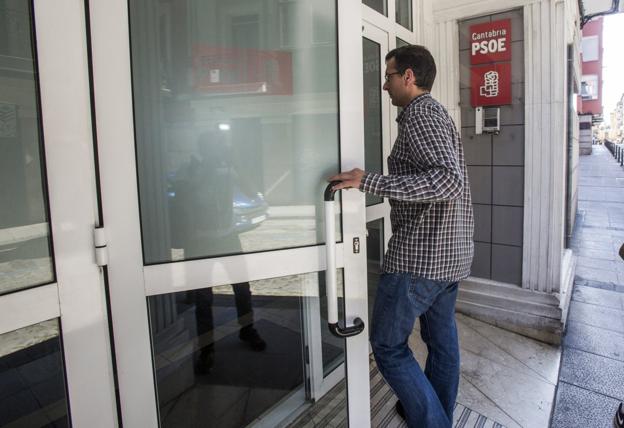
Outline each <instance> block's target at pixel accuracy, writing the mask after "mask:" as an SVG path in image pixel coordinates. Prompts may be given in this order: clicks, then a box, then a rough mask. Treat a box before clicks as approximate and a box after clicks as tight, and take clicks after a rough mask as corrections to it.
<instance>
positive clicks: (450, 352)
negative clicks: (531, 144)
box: [329, 46, 473, 428]
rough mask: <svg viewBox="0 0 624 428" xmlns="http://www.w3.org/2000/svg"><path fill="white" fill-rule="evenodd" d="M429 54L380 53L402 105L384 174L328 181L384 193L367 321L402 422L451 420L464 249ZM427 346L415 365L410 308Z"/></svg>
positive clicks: (462, 181)
mask: <svg viewBox="0 0 624 428" xmlns="http://www.w3.org/2000/svg"><path fill="white" fill-rule="evenodd" d="M435 74H436V67H435V62H434V60H433V57H432V56H431V54H430V53H429V51H428V50H427V49H425V48H424V47H422V46H404V47H401V48H398V49H394V50H392V51H391V52H389V53H388V55H386V76H385V77H386V82H385V84H384V86H383V89H384V90H385V91H388V94H389V95H390V98H391V99H392V103H393V104H394V105H396V106H399V107H402V108H403V110H402V111H401V113H400V114H399V116H398V118H397V122H398V124H399V135H398V137H397V139H396V141H395V143H394V147H393V149H392V152H391V154H390V156H389V158H388V169H389V172H390V174H389V175H380V174H374V173H367V172H365V171H362V170H361V169H358V168H356V169H353V170H351V171H348V172H343V173H341V174H338V175H335V176H333V177H331V178H330V179H329V180H330V181H334V180H335V181H340V183H339V184H337V185H336V186H334V188H335V189H348V188H355V189H360V190H361V191H363V192H368V193H372V194H374V195H377V196H383V197H385V198H388V199H389V200H390V206H391V213H390V219H391V222H392V238H391V239H390V242H389V244H388V251H387V252H386V254H385V257H384V263H383V273H382V276H381V277H380V280H379V286H378V289H377V297H376V300H375V307H374V310H373V320H372V325H371V337H370V339H371V344H372V347H373V353H374V355H375V360H376V361H377V366H378V367H379V370H380V372H381V373H382V375H383V376H384V378H385V379H386V381H387V382H388V384H389V385H390V386H391V387H392V389H393V390H394V392H395V393H396V395H397V396H398V398H399V401H398V402H397V404H396V409H397V411H398V412H399V414H400V415H401V416H403V417H404V418H405V419H406V420H407V423H408V426H409V427H426V428H438V427H450V426H451V423H452V421H453V408H454V406H455V398H456V396H457V388H458V384H459V345H458V339H457V328H456V325H455V300H456V297H457V287H458V281H459V280H461V279H463V278H466V277H467V276H468V274H469V271H470V266H471V264H472V256H473V241H472V237H473V216H472V205H471V199H470V185H469V183H468V176H467V174H466V166H465V163H464V153H463V148H462V145H461V142H460V139H459V136H458V134H457V130H456V128H455V125H454V123H453V120H452V119H451V118H450V116H449V115H448V113H447V111H446V109H445V108H444V107H443V106H442V105H441V104H440V103H438V102H437V101H435V100H434V99H433V98H432V97H431V95H430V94H429V92H430V90H431V87H432V85H433V81H434V79H435ZM417 317H419V318H420V332H421V337H422V339H423V341H424V342H425V343H426V345H427V349H428V351H429V354H428V357H427V363H426V366H425V370H424V373H423V371H422V370H421V369H420V367H419V365H418V363H417V361H416V360H415V359H414V357H413V355H412V352H411V350H410V349H409V346H408V337H409V335H410V333H411V332H412V329H413V326H414V322H415V321H416V318H417Z"/></svg>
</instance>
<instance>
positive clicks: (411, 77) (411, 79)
mask: <svg viewBox="0 0 624 428" xmlns="http://www.w3.org/2000/svg"><path fill="white" fill-rule="evenodd" d="M404 76H405V77H406V78H407V82H408V83H413V84H414V85H415V84H416V76H415V75H414V71H412V69H411V68H408V69H406V70H405V74H404Z"/></svg>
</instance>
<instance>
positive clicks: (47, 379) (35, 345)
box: [0, 320, 69, 428]
mask: <svg viewBox="0 0 624 428" xmlns="http://www.w3.org/2000/svg"><path fill="white" fill-rule="evenodd" d="M0 385H2V388H0V427H29V428H39V427H46V428H48V427H54V428H57V427H58V428H61V427H68V426H69V418H68V415H67V398H66V393H65V371H64V369H63V357H62V355H61V341H60V339H59V326H58V322H57V320H50V321H45V322H42V323H40V324H35V325H32V326H28V327H24V328H21V329H19V330H15V331H12V332H9V333H5V334H3V335H0Z"/></svg>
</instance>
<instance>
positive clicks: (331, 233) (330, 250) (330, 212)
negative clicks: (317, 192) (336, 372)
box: [325, 181, 364, 337]
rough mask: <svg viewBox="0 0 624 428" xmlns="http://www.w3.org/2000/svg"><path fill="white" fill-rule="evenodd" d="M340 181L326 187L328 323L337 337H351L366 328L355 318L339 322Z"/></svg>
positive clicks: (362, 322)
mask: <svg viewBox="0 0 624 428" xmlns="http://www.w3.org/2000/svg"><path fill="white" fill-rule="evenodd" d="M338 183H339V181H332V182H331V183H329V184H328V185H327V187H326V188H325V245H326V247H327V251H326V253H325V254H326V257H327V269H326V270H325V288H326V290H327V324H328V326H329V331H331V333H332V334H333V335H334V336H337V337H351V336H355V335H357V334H360V333H361V332H362V331H363V330H364V321H362V320H361V319H360V318H355V319H354V320H353V325H352V326H348V327H347V326H346V321H345V327H341V326H340V324H339V323H338V292H337V287H336V218H335V214H334V195H335V194H336V191H335V190H333V189H332V187H334V186H335V185H336V184H338Z"/></svg>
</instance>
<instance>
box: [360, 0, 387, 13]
mask: <svg viewBox="0 0 624 428" xmlns="http://www.w3.org/2000/svg"><path fill="white" fill-rule="evenodd" d="M386 2H387V0H362V3H364V4H365V5H366V6H368V7H370V8H371V9H373V10H375V11H377V12H379V13H381V14H382V15H384V16H388V3H386Z"/></svg>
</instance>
